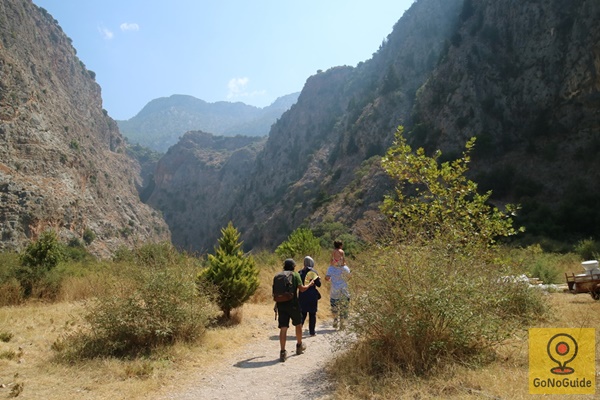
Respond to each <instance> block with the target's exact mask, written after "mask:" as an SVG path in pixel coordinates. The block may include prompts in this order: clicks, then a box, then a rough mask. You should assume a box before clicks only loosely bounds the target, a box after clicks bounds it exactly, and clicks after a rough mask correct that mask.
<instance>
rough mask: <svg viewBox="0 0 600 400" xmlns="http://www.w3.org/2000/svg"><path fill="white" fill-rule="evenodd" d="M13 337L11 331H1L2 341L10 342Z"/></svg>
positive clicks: (0, 338)
mask: <svg viewBox="0 0 600 400" xmlns="http://www.w3.org/2000/svg"><path fill="white" fill-rule="evenodd" d="M12 338H13V334H12V333H11V332H5V331H0V342H5V343H8V342H10V340H11V339H12Z"/></svg>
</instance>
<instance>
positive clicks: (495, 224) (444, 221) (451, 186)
mask: <svg viewBox="0 0 600 400" xmlns="http://www.w3.org/2000/svg"><path fill="white" fill-rule="evenodd" d="M403 132H404V129H403V128H402V127H399V128H398V130H397V132H396V141H395V142H394V146H392V147H391V148H390V149H389V150H388V152H387V155H386V157H385V158H384V159H383V160H382V165H383V168H384V169H385V171H386V172H387V173H388V175H389V176H390V177H392V178H394V179H396V180H397V181H398V184H397V186H396V188H395V192H394V196H386V198H385V199H384V203H383V206H382V210H383V212H384V213H385V214H387V215H388V216H389V217H390V218H391V219H392V221H393V222H394V225H395V226H397V227H398V228H399V230H397V231H396V232H395V233H397V234H400V235H404V237H405V238H408V236H410V239H415V238H417V237H418V238H421V239H425V240H430V239H432V238H441V237H444V239H445V240H449V241H451V242H453V243H455V244H461V243H462V244H465V245H466V244H479V243H484V244H493V243H494V242H495V240H496V239H497V238H498V237H507V236H511V235H514V234H516V233H517V231H522V230H523V228H519V230H516V229H515V228H514V227H513V220H512V217H511V215H514V211H515V210H516V209H517V207H516V206H514V205H511V204H507V205H505V206H504V208H505V211H501V210H499V209H498V208H496V207H494V206H492V205H490V204H489V201H488V200H489V198H490V196H491V191H488V192H487V193H485V194H479V193H477V184H476V183H475V182H473V181H471V180H469V179H468V178H467V177H466V175H465V174H466V172H467V170H468V164H469V162H470V156H469V153H470V152H471V150H472V149H473V146H474V144H475V138H471V139H470V140H469V141H468V142H467V143H466V145H465V151H464V153H463V155H462V157H461V158H458V159H456V160H454V161H452V162H443V163H439V162H438V159H439V157H440V156H441V154H442V153H441V151H439V150H438V151H437V152H436V153H435V154H434V155H433V156H432V157H428V156H426V155H425V151H424V150H423V148H419V149H417V150H416V151H415V152H413V150H412V149H411V147H410V146H409V145H408V144H407V143H406V139H405V138H404V137H403Z"/></svg>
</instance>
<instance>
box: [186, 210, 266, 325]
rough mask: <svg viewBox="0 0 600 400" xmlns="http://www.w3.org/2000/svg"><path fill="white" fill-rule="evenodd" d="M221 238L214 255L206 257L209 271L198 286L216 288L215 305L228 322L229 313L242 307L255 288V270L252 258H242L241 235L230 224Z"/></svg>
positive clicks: (205, 272) (201, 276)
mask: <svg viewBox="0 0 600 400" xmlns="http://www.w3.org/2000/svg"><path fill="white" fill-rule="evenodd" d="M221 234H222V236H221V238H220V239H219V246H218V247H217V248H216V249H215V254H209V255H208V262H209V267H208V268H206V269H205V270H203V271H202V272H201V273H200V274H199V275H198V283H199V284H200V285H202V284H203V282H208V283H210V284H213V285H215V286H216V287H217V289H218V297H217V303H218V304H219V307H220V308H221V310H222V311H223V314H224V316H225V318H226V319H230V318H231V310H233V309H234V308H237V307H240V306H241V305H243V304H244V303H245V302H246V301H247V300H248V299H249V298H250V296H252V295H253V294H254V292H255V291H256V289H257V288H258V285H259V281H258V269H257V268H256V263H255V261H254V258H253V257H251V256H245V255H244V252H243V251H242V242H240V241H239V238H240V234H239V232H238V231H237V229H236V228H235V227H234V226H233V224H232V223H231V222H229V224H228V225H227V227H225V228H223V229H221Z"/></svg>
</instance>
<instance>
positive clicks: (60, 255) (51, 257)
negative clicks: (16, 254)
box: [16, 230, 65, 297]
mask: <svg viewBox="0 0 600 400" xmlns="http://www.w3.org/2000/svg"><path fill="white" fill-rule="evenodd" d="M64 259H65V246H64V245H63V244H61V243H60V242H59V240H58V236H57V234H56V232H54V231H52V230H48V231H45V232H43V233H42V234H41V235H40V237H39V238H38V239H37V240H36V241H34V242H31V243H30V244H29V245H27V247H26V248H25V250H24V251H23V253H22V254H21V256H20V260H21V265H20V267H19V268H18V269H17V272H16V278H17V280H18V281H19V283H20V285H21V287H22V288H23V294H24V296H25V297H30V296H36V297H44V296H45V295H50V297H52V296H53V295H56V293H57V292H58V290H57V288H59V287H60V279H59V277H58V276H57V275H56V274H52V273H51V272H52V270H53V269H54V268H56V266H57V265H58V264H59V263H60V262H61V261H63V260H64ZM57 285H58V286H57Z"/></svg>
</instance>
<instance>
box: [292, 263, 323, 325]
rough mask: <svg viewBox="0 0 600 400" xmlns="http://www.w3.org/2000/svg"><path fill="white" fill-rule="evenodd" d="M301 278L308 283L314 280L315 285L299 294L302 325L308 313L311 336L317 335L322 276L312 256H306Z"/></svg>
mask: <svg viewBox="0 0 600 400" xmlns="http://www.w3.org/2000/svg"><path fill="white" fill-rule="evenodd" d="M300 278H302V282H303V283H304V284H305V285H306V284H308V283H311V282H314V286H312V287H310V288H308V289H307V290H306V291H304V292H301V293H299V294H298V298H299V300H300V310H301V311H302V326H304V321H306V317H307V315H308V333H309V334H310V336H315V335H316V334H317V332H316V331H315V327H316V325H317V308H318V307H317V306H318V303H319V299H320V298H321V293H319V291H318V290H317V287H321V278H319V274H318V273H317V271H316V270H315V260H313V259H312V257H310V256H306V257H304V268H302V270H301V271H300Z"/></svg>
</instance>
